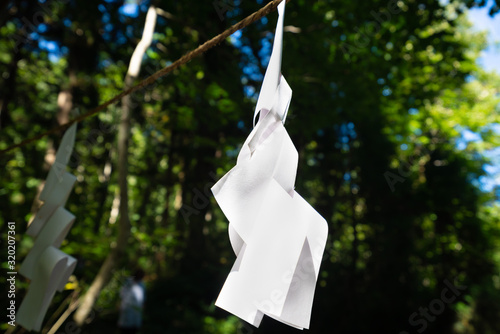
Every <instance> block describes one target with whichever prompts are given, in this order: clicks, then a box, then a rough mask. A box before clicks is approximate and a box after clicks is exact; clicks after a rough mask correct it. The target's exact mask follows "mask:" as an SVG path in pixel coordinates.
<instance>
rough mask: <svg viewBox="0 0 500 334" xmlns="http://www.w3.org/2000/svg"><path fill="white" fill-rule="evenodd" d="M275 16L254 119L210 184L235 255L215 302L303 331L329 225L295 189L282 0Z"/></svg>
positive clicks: (257, 319) (236, 312) (238, 312)
mask: <svg viewBox="0 0 500 334" xmlns="http://www.w3.org/2000/svg"><path fill="white" fill-rule="evenodd" d="M278 13H279V18H278V24H277V28H276V34H275V39H274V45H273V50H272V54H271V59H270V62H269V66H268V68H267V70H266V75H265V77H264V81H263V83H262V88H261V91H260V95H259V100H258V102H257V106H256V109H255V114H254V123H255V119H256V118H257V115H259V121H258V123H257V124H256V125H255V126H254V129H253V130H252V132H251V133H250V135H249V136H248V138H247V140H246V141H245V143H244V144H243V147H242V149H241V151H240V153H239V155H238V159H237V163H236V166H235V167H234V168H233V169H231V170H230V171H229V172H228V173H227V174H226V175H225V176H224V177H222V178H221V179H220V180H219V181H218V182H217V183H216V184H215V185H214V186H213V187H212V192H213V193H214V196H215V199H216V200H217V202H218V203H219V205H220V207H221V209H222V211H223V212H224V214H225V215H226V217H227V218H228V220H229V222H230V223H229V238H230V242H231V245H232V247H233V250H234V252H235V253H236V256H237V259H236V262H235V263H234V265H233V268H232V269H231V272H230V273H229V275H228V277H227V279H226V282H225V283H224V286H223V288H222V290H221V292H220V294H219V297H218V299H217V301H216V303H215V304H216V305H217V306H218V307H221V308H223V309H225V310H227V311H228V312H231V313H233V314H234V315H236V316H238V317H240V318H241V319H243V320H245V321H247V322H249V323H250V324H252V325H254V326H256V327H258V326H259V324H260V322H261V320H262V318H263V316H264V314H265V315H267V316H269V317H272V318H274V319H276V320H279V321H281V322H283V323H285V324H288V325H290V326H293V327H295V328H299V329H304V328H309V323H310V318H311V309H312V303H313V297H314V290H315V287H316V281H317V278H318V274H319V268H320V264H321V259H322V257H323V252H324V249H325V244H326V239H327V235H328V226H327V223H326V221H325V220H324V219H323V217H321V215H320V214H318V212H316V211H315V210H314V208H312V207H311V206H310V205H309V204H308V203H307V202H306V201H305V200H304V199H303V198H302V197H300V195H299V194H298V193H297V192H295V191H294V184H295V176H296V173H297V164H298V153H297V150H296V149H295V147H294V145H293V143H292V140H291V139H290V137H289V135H288V133H287V132H286V130H285V127H284V122H285V118H286V115H287V112H288V106H289V104H290V100H291V97H292V90H291V89H290V87H289V86H288V84H287V82H286V80H285V78H284V77H283V76H282V75H281V73H280V68H281V50H282V39H283V17H284V14H285V1H283V2H281V4H280V5H279V6H278Z"/></svg>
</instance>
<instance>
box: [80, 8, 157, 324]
mask: <svg viewBox="0 0 500 334" xmlns="http://www.w3.org/2000/svg"><path fill="white" fill-rule="evenodd" d="M155 25H156V9H155V7H153V6H151V7H149V10H148V14H147V16H146V23H145V25H144V32H143V35H142V39H141V41H140V42H139V44H138V45H137V47H136V49H135V51H134V53H133V54H132V58H131V59H130V64H129V68H128V72H127V75H126V77H125V87H124V89H128V88H129V87H131V86H132V83H133V82H134V79H135V78H136V77H137V76H138V75H139V70H140V67H141V63H142V58H143V56H144V53H145V52H146V50H147V48H148V47H149V46H150V45H151V42H152V40H153V33H154V29H155ZM131 109H132V100H131V97H130V95H127V96H125V97H123V99H122V115H121V120H120V127H119V130H118V185H119V188H120V209H119V210H120V218H119V221H118V238H117V241H116V246H115V247H114V248H112V249H111V251H110V253H109V255H108V256H107V257H106V260H105V261H104V263H103V264H102V266H101V268H100V269H99V272H98V273H97V276H96V277H95V278H94V281H93V282H92V284H91V285H90V288H89V289H88V291H87V292H86V293H85V295H84V296H83V297H82V300H81V303H80V306H79V307H78V310H77V311H76V313H75V316H74V319H75V322H76V323H77V324H78V325H79V326H82V325H83V324H84V322H85V320H86V319H87V317H88V316H89V314H90V312H91V310H92V307H93V306H94V304H95V302H96V300H97V298H98V297H99V294H100V292H101V290H102V289H103V288H104V286H106V284H107V283H108V282H109V280H110V279H111V274H112V272H113V269H114V268H115V267H116V265H117V263H118V261H119V260H120V259H121V258H122V256H123V255H124V253H125V249H126V247H127V240H128V237H129V236H130V220H129V213H128V187H127V171H128V141H129V136H130V113H131Z"/></svg>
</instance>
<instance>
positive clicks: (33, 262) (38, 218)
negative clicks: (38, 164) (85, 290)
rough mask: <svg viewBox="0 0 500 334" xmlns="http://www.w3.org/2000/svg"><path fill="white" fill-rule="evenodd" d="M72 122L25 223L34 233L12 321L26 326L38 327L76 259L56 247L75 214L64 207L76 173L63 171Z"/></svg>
mask: <svg viewBox="0 0 500 334" xmlns="http://www.w3.org/2000/svg"><path fill="white" fill-rule="evenodd" d="M75 135H76V123H75V124H73V125H72V126H71V127H70V128H69V129H68V130H67V131H66V133H65V134H64V136H63V139H62V142H61V145H60V146H59V149H58V150H57V153H56V160H55V162H54V164H53V165H52V166H51V168H50V171H49V175H48V176H47V180H46V181H45V186H44V188H43V191H42V192H41V193H40V200H41V201H43V202H44V204H43V206H42V207H41V208H40V210H39V211H38V212H37V214H36V215H35V218H34V219H33V221H32V223H31V224H30V226H29V227H28V230H27V232H26V233H27V234H28V235H31V236H33V237H35V238H36V239H35V243H34V245H33V248H32V249H31V250H30V252H29V253H28V255H27V256H26V258H25V259H24V261H23V263H22V264H21V268H20V269H19V272H20V273H21V275H23V276H24V277H26V278H28V279H30V280H31V283H30V287H29V289H28V292H27V294H26V296H25V297H24V299H23V302H22V303H21V306H20V307H19V310H18V311H17V317H16V321H17V323H18V324H19V325H21V326H23V327H24V328H26V329H27V330H30V331H31V330H34V331H37V332H38V331H40V329H41V326H42V322H43V318H44V317H45V314H46V313H47V309H48V307H49V305H50V302H51V301H52V298H53V297H54V294H55V292H56V290H57V291H62V290H63V289H64V286H65V284H66V282H67V281H68V278H69V277H70V275H71V274H72V273H73V270H74V269H75V266H76V260H75V259H74V258H73V257H71V256H69V255H67V254H65V253H63V252H62V251H60V250H59V247H60V246H61V243H62V242H63V240H64V238H65V237H66V235H67V234H68V232H69V230H70V228H71V226H72V225H73V222H74V221H75V216H73V215H72V214H71V213H70V212H68V211H67V210H66V209H64V205H65V204H66V200H67V199H68V197H69V194H70V192H71V189H72V188H73V185H74V183H75V181H76V177H75V176H74V175H72V174H70V173H68V172H66V166H67V164H68V161H69V158H70V156H71V153H72V152H73V146H74V143H75Z"/></svg>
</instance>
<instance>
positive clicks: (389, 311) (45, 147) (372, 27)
mask: <svg viewBox="0 0 500 334" xmlns="http://www.w3.org/2000/svg"><path fill="white" fill-rule="evenodd" d="M264 4H265V1H261V0H260V1H259V0H257V1H255V0H234V1H232V0H220V1H219V0H216V1H212V0H203V1H196V2H195V1H177V0H170V1H165V0H158V1H147V0H146V1H128V0H127V1H114V0H106V1H97V0H85V1H82V0H45V1H41V0H38V1H27V0H14V1H5V2H2V4H1V5H0V87H1V88H0V149H4V148H6V147H8V146H9V145H12V144H14V143H18V142H20V141H21V140H23V139H25V138H28V137H31V136H33V135H36V134H39V133H41V132H43V131H46V130H48V129H50V128H52V127H54V126H56V125H58V124H64V123H65V122H67V121H68V119H71V118H73V117H75V116H76V115H78V113H84V112H85V111H87V110H89V109H91V108H93V107H95V106H97V105H99V104H100V103H103V102H104V101H106V100H108V99H109V98H111V97H112V96H114V95H115V94H117V93H118V92H120V91H121V90H122V89H124V88H125V87H127V86H128V85H130V84H131V82H138V81H139V80H140V79H143V78H145V77H146V76H148V75H150V74H152V73H154V72H155V71H157V70H159V69H160V68H162V67H164V66H167V65H168V64H170V63H172V62H173V61H175V60H176V59H177V58H179V57H180V56H182V55H183V54H184V53H186V52H188V51H189V50H191V49H193V48H195V47H196V46H198V45H199V44H201V43H202V42H204V41H206V40H208V39H209V38H211V37H213V36H215V35H217V34H219V33H221V32H222V31H223V30H225V29H226V28H228V27H229V26H230V25H232V24H233V23H235V22H237V21H239V20H241V19H242V18H244V17H246V16H247V15H249V14H251V13H252V12H254V11H256V10H258V9H259V8H260V7H261V6H263V5H264ZM499 5H500V2H498V1H497V2H495V1H479V0H475V1H474V0H449V1H448V0H441V1H436V0H399V1H393V0H371V1H362V0H335V1H331V0H318V1H305V0H292V1H291V2H289V3H288V4H287V7H286V16H285V34H284V50H283V65H282V72H283V74H284V75H285V76H286V78H287V81H288V82H289V84H290V86H291V87H292V89H293V98H292V102H291V107H290V112H289V117H288V120H287V123H286V126H287V129H288V132H289V133H290V135H291V137H292V139H293V141H294V143H295V145H296V147H297V149H298V151H299V156H300V161H299V169H298V175H297V181H296V190H297V191H298V192H299V193H300V194H302V196H303V197H304V198H306V199H307V200H308V201H309V202H310V203H311V204H312V205H313V206H314V207H315V208H316V209H317V210H318V211H319V212H320V213H321V214H322V215H323V217H325V219H326V220H327V221H328V224H329V238H328V242H327V246H326V251H325V256H324V260H323V262H322V267H321V273H320V277H319V279H318V284H317V291H316V295H315V302H314V307H313V315H312V322H311V329H310V330H309V333H322V334H323V333H339V334H344V333H345V334H348V333H349V334H350V333H360V334H361V333H362V334H365V333H366V334H368V333H370V334H373V333H384V334H387V333H395V334H396V333H397V334H402V333H411V334H413V333H436V334H448V333H457V334H498V333H500V272H499V269H500V206H499V198H500V188H499V185H500V149H499V143H500V76H499V75H498V73H499V72H500V53H499V46H498V42H499V40H500V14H499V15H496V13H497V12H498V11H499V10H500V7H499ZM151 6H154V7H155V8H156V9H157V13H158V14H159V15H158V18H157V20H156V27H155V34H154V38H153V43H152V45H151V46H150V47H149V48H148V50H147V51H146V53H145V55H144V57H143V59H142V65H141V73H140V75H139V77H138V78H136V79H135V81H134V80H126V77H127V68H128V65H129V62H130V58H131V55H132V53H133V52H134V49H135V47H136V45H137V43H138V42H139V40H140V38H141V35H142V31H143V27H144V22H145V17H146V12H147V11H148V9H149V8H150V7H151ZM276 19H277V13H276V12H273V13H271V14H269V15H268V16H267V17H265V18H263V19H261V20H259V21H258V22H256V23H254V24H252V25H250V26H249V27H247V28H245V29H243V30H242V31H240V32H237V33H235V34H234V35H232V36H231V37H230V38H228V39H227V40H226V41H225V42H223V43H221V44H219V45H218V46H216V47H214V48H212V49H211V50H210V51H208V52H207V53H205V54H204V55H203V56H201V57H199V58H196V59H194V60H192V61H191V62H190V63H188V64H187V65H186V66H183V67H182V68H180V69H177V70H175V71H174V72H173V73H172V74H170V75H168V76H166V77H164V78H162V79H160V80H158V81H157V82H156V83H155V84H153V85H152V86H149V87H147V88H145V89H143V90H141V91H139V92H137V93H134V94H133V95H132V96H131V98H130V99H128V100H124V101H122V103H119V104H116V105H113V106H111V107H109V108H107V110H106V111H103V112H101V113H99V114H98V115H97V116H95V117H93V118H89V119H87V120H85V121H83V122H81V123H80V124H79V125H78V133H77V138H76V144H75V149H74V154H73V157H72V160H71V162H70V166H69V167H70V168H69V171H70V172H71V173H73V174H75V175H76V176H77V178H78V181H77V183H76V185H75V187H74V189H73V192H72V194H71V196H70V198H69V200H68V203H67V205H66V208H67V209H68V210H69V211H70V212H72V213H73V214H74V215H75V216H76V217H77V219H76V222H75V224H74V226H73V228H72V229H71V231H70V233H69V235H68V237H67V239H66V241H65V242H64V243H63V245H62V247H61V250H63V251H64V252H66V253H67V254H70V255H72V256H73V257H75V258H77V259H78V266H77V268H76V270H75V272H74V275H73V276H72V277H71V280H70V282H69V283H68V284H67V285H66V289H65V290H64V292H62V293H57V294H56V296H55V298H54V300H53V303H52V304H51V306H50V308H49V312H48V314H47V316H46V318H45V325H44V329H43V331H42V332H44V333H46V332H48V331H49V330H50V328H53V326H54V324H55V323H56V321H57V320H58V319H61V321H63V324H62V326H60V327H59V329H58V330H57V333H115V331H116V321H117V317H118V304H119V297H118V292H119V289H120V286H121V285H122V284H123V282H124V281H125V279H126V277H127V276H129V275H130V274H131V273H132V271H133V270H134V268H137V267H140V268H143V269H144V270H145V271H146V278H145V282H146V286H147V300H146V306H145V312H144V326H143V328H142V333H178V334H191V333H193V334H194V333H212V334H230V333H295V332H296V331H297V330H295V329H292V328H290V327H287V326H285V325H283V324H281V323H278V322H276V321H274V320H272V319H269V318H265V319H264V321H263V323H262V325H261V328H259V329H255V328H252V327H250V326H248V325H245V324H244V323H242V322H240V321H239V320H238V319H237V318H236V317H234V316H231V315H230V314H228V313H227V312H225V311H223V310H220V309H218V308H216V307H215V306H214V301H215V299H216V297H217V295H218V292H219V290H220V288H221V287H222V284H223V282H224V280H225V277H226V275H227V273H228V272H229V270H230V268H231V266H232V264H233V261H234V259H235V256H234V254H233V252H232V249H231V246H230V243H229V239H228V235H227V227H228V222H227V219H226V218H225V217H224V215H223V214H222V213H221V211H220V209H219V208H218V206H217V204H216V203H215V201H214V199H213V198H212V197H211V196H206V195H205V189H208V188H209V187H210V186H211V185H212V184H213V183H214V181H216V180H217V179H218V178H220V177H221V176H222V175H224V174H225V173H226V172H227V171H228V170H229V169H230V168H231V167H232V166H234V164H235V162H236V156H237V154H238V152H239V149H240V147H241V144H242V143H243V141H244V139H245V138H246V136H247V135H248V133H249V132H250V131H251V128H252V115H253V108H254V105H255V102H256V98H257V96H258V92H259V89H260V84H261V80H262V77H263V74H264V72H265V68H266V66H267V62H268V61H269V55H270V50H271V46H272V41H273V33H274V28H275V24H276ZM129 79H130V78H129ZM124 110H125V111H127V112H129V113H130V127H129V129H125V130H127V131H125V132H124V133H127V132H128V130H129V133H130V138H129V141H128V144H127V145H126V146H125V149H124V150H125V152H126V153H127V154H128V164H124V163H123V161H122V160H120V159H119V150H120V148H119V145H118V144H117V143H118V141H119V138H118V134H119V132H120V131H121V130H123V127H122V126H121V125H120V124H122V123H120V117H121V115H123V113H124ZM61 136H62V133H61V132H58V133H54V134H52V135H50V136H48V137H45V138H43V139H41V140H39V141H37V142H36V143H34V144H30V145H27V146H24V147H22V148H21V149H16V150H14V151H11V152H9V153H6V154H3V155H0V164H1V166H2V168H1V172H0V213H1V214H0V240H1V245H2V247H1V252H2V253H1V254H2V256H1V260H2V270H3V271H5V272H6V271H7V269H6V268H7V264H6V260H7V259H6V256H5V257H4V255H6V253H7V250H6V249H7V248H6V239H7V232H6V231H7V222H8V221H15V222H16V226H17V262H18V266H19V265H20V263H21V261H22V259H23V258H24V257H25V256H26V254H27V253H28V251H29V250H30V248H31V247H32V245H33V239H32V238H30V237H28V236H26V235H24V232H25V231H26V227H27V223H28V222H29V221H30V219H32V217H33V214H34V213H35V212H36V210H37V209H38V208H39V207H40V204H41V203H40V202H39V201H38V199H37V196H38V194H39V192H40V190H41V189H42V187H43V182H44V180H45V177H46V175H47V172H48V169H49V167H50V164H51V163H52V162H53V157H54V152H55V149H57V146H58V145H59V141H60V138H61ZM120 170H121V173H122V174H121V175H122V176H124V177H126V180H127V186H128V198H127V197H124V196H123V194H121V195H120V192H119V179H120V178H119V174H120V173H119V171H120ZM123 200H125V201H126V203H127V204H128V209H127V208H126V210H124V209H123V208H124V206H123V205H122V206H120V201H121V202H122V203H123ZM96 279H103V281H104V283H105V284H104V285H103V286H102V287H101V288H100V289H99V290H100V291H99V293H98V294H97V295H95V296H94V297H95V302H93V303H92V304H91V306H90V309H88V310H87V313H85V314H86V315H88V317H87V316H86V317H85V318H86V319H83V321H82V320H81V319H80V320H78V319H75V318H74V315H75V314H76V313H75V312H78V311H79V309H78V305H77V304H76V303H75V301H77V300H78V299H79V298H83V297H84V296H86V295H88V293H87V291H88V288H89V287H90V286H91V285H92V284H95V282H96ZM450 284H452V285H455V286H456V287H458V288H457V292H458V293H456V298H454V299H453V301H452V302H450V303H444V304H445V306H444V307H443V309H440V308H439V307H438V306H439V305H440V302H439V301H440V300H442V298H443V297H442V293H443V291H445V289H448V290H446V291H448V294H449V291H452V290H451V289H450V288H449V285H450ZM28 286H29V282H28V280H26V279H24V278H23V277H22V276H21V275H18V282H17V287H18V290H17V301H18V303H20V301H21V299H22V297H23V296H24V294H25V293H26V289H27V287H28ZM7 288H8V285H7V282H6V277H5V275H4V274H2V276H1V278H0V290H1V291H0V292H1V293H2V297H1V300H2V301H1V302H0V304H1V305H0V306H1V307H0V309H2V310H5V307H4V306H6V305H7V304H6V303H5V302H6V299H4V296H5V295H6V294H7ZM447 296H449V295H447ZM436 300H437V301H436ZM441 304H443V303H441ZM433 311H434V312H433ZM80 312H81V310H80ZM61 317H62V318H61ZM5 320H6V319H2V320H1V321H0V322H4V321H5ZM0 329H2V330H8V331H9V332H15V333H22V332H23V329H22V328H20V327H19V326H18V327H16V328H9V327H8V326H7V324H3V325H2V327H1V328H0Z"/></svg>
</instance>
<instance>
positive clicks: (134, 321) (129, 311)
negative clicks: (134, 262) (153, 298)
mask: <svg viewBox="0 0 500 334" xmlns="http://www.w3.org/2000/svg"><path fill="white" fill-rule="evenodd" d="M143 278H144V271H143V270H141V269H137V270H136V271H135V272H134V275H133V276H132V277H129V278H128V279H127V281H126V282H125V284H124V285H123V287H122V288H121V290H120V299H121V303H120V317H119V318H118V328H119V329H120V333H122V334H135V333H138V331H139V329H140V328H141V325H142V310H143V306H144V297H145V287H144V282H143V281H142V279H143Z"/></svg>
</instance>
